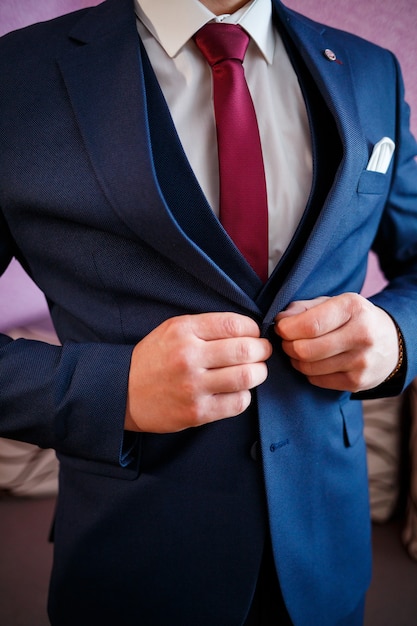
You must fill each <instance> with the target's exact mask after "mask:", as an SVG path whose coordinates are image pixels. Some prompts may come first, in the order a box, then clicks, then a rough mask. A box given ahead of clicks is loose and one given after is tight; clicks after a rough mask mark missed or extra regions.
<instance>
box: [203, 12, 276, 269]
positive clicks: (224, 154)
mask: <svg viewBox="0 0 417 626" xmlns="http://www.w3.org/2000/svg"><path fill="white" fill-rule="evenodd" d="M194 40H195V42H196V44H197V46H198V48H199V49H200V51H201V52H202V54H203V55H204V57H205V58H206V60H207V61H208V63H209V64H210V66H211V68H212V72H213V98H214V111H215V117H216V127H217V141H218V155H219V174H220V221H221V223H222V225H223V226H224V228H225V230H226V231H227V233H228V234H229V235H230V237H231V238H232V239H233V241H234V242H235V244H236V246H237V247H238V248H239V250H240V251H241V252H242V254H243V255H244V257H245V258H246V260H247V261H248V262H249V264H250V265H251V266H252V268H253V269H254V270H255V272H256V273H257V274H258V276H259V277H260V278H261V279H262V280H263V281H266V280H267V278H268V204H267V193H266V182H265V171H264V165H263V158H262V149H261V142H260V137H259V129H258V124H257V120H256V114H255V109H254V106H253V102H252V98H251V95H250V93H249V89H248V86H247V83H246V79H245V75H244V69H243V65H242V62H243V59H244V56H245V53H246V49H247V47H248V44H249V36H248V35H247V33H245V31H244V30H242V29H241V28H240V26H235V25H234V24H220V23H209V24H206V25H205V26H203V28H201V29H200V30H199V31H198V32H197V33H196V35H195V36H194Z"/></svg>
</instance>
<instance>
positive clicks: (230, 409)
mask: <svg viewBox="0 0 417 626" xmlns="http://www.w3.org/2000/svg"><path fill="white" fill-rule="evenodd" d="M251 401H252V394H251V392H250V391H248V390H244V391H238V392H235V393H219V394H217V395H212V396H210V397H209V398H208V399H207V403H206V412H205V417H204V423H209V422H216V421H219V420H222V419H227V418H230V417H236V415H240V414H241V413H243V412H244V411H245V410H246V409H247V408H248V407H249V405H250V403H251Z"/></svg>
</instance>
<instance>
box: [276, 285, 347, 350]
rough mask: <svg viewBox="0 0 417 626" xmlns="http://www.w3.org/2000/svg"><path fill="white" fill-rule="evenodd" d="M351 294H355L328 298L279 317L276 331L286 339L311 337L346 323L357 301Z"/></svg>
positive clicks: (318, 335)
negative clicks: (289, 314) (299, 310)
mask: <svg viewBox="0 0 417 626" xmlns="http://www.w3.org/2000/svg"><path fill="white" fill-rule="evenodd" d="M352 296H356V294H343V295H341V296H335V297H333V298H328V299H326V300H325V301H321V302H319V303H318V304H315V305H314V306H312V307H311V308H309V309H308V310H306V311H304V312H301V313H298V314H295V315H292V316H289V317H285V318H281V319H279V320H278V321H277V323H276V332H277V333H278V334H279V335H280V336H281V337H282V338H283V339H288V340H294V339H311V338H313V337H321V336H323V335H325V334H327V333H330V332H332V331H334V330H336V329H338V328H340V327H342V326H343V325H344V324H346V323H347V322H348V321H349V320H350V319H351V318H352V316H353V315H354V314H355V312H356V309H357V306H358V302H357V301H356V300H355V298H352ZM357 297H359V296H357ZM313 302H314V301H313Z"/></svg>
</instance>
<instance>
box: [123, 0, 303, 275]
mask: <svg viewBox="0 0 417 626" xmlns="http://www.w3.org/2000/svg"><path fill="white" fill-rule="evenodd" d="M135 11H136V15H137V18H138V20H137V26H138V31H139V34H140V36H141V38H142V41H143V43H144V46H145V49H146V51H147V53H148V55H149V58H150V61H151V63H152V66H153V68H154V71H155V73H156V76H157V78H158V81H159V83H160V86H161V89H162V92H163V94H164V96H165V99H166V101H167V103H168V107H169V109H170V112H171V115H172V118H173V121H174V124H175V127H176V129H177V132H178V135H179V138H180V140H181V142H182V145H183V148H184V150H185V153H186V155H187V157H188V160H189V162H190V164H191V167H192V168H193V171H194V173H195V175H196V178H197V180H198V182H199V184H200V186H201V188H202V190H203V191H204V193H205V195H206V198H207V199H208V201H209V203H210V206H211V207H212V209H213V211H215V213H216V214H217V215H218V212H219V170H218V158H217V138H216V127H215V119H214V109H213V98H212V79H211V68H210V67H209V65H208V63H207V62H206V61H205V59H204V58H203V56H202V55H201V53H200V52H199V51H198V49H197V47H196V45H195V43H194V41H193V40H192V37H193V35H194V34H195V33H196V32H197V30H199V28H201V27H202V26H204V24H206V23H207V22H209V21H211V20H213V19H214V20H216V21H225V22H229V23H234V24H237V23H238V24H239V25H240V26H241V27H242V28H243V29H244V30H246V32H247V33H248V34H249V35H250V37H251V41H250V43H249V46H248V50H247V53H246V56H245V60H244V68H245V75H246V79H247V82H248V86H249V90H250V92H251V94H252V99H253V101H254V106H255V110H256V114H257V119H258V125H259V132H260V136H261V143H262V150H263V156H264V163H265V175H266V183H267V193H268V218H269V272H270V273H271V272H272V270H273V269H274V267H275V265H276V264H277V262H278V261H279V259H280V258H281V256H282V254H283V252H284V251H285V249H286V248H287V246H288V244H289V242H290V241H291V238H292V236H293V234H294V232H295V230H296V228H297V225H298V223H299V221H300V218H301V216H302V214H303V211H304V209H305V206H306V203H307V200H308V196H309V193H310V189H311V182H312V155H311V138H310V129H309V123H308V118H307V113H306V108H305V104H304V100H303V97H302V94H301V90H300V86H299V84H298V80H297V76H296V74H295V72H294V69H293V67H292V65H291V63H290V61H289V58H288V55H287V53H286V51H285V48H284V45H283V43H282V40H281V37H280V36H279V34H278V32H277V30H276V29H275V28H274V26H273V23H272V5H271V0H254V1H253V2H249V3H248V4H247V5H245V6H244V7H242V8H241V9H240V10H239V11H237V12H236V13H234V14H232V15H226V16H220V17H216V16H215V15H214V14H213V13H211V11H209V10H208V9H207V8H206V7H205V6H204V5H203V4H201V2H199V0H135Z"/></svg>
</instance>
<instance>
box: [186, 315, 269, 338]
mask: <svg viewBox="0 0 417 626" xmlns="http://www.w3.org/2000/svg"><path fill="white" fill-rule="evenodd" d="M186 320H187V323H188V324H189V328H190V329H191V330H192V332H193V333H194V334H195V336H196V337H198V338H199V339H203V340H204V341H213V340H216V339H227V338H229V337H259V336H260V329H259V326H258V324H257V323H256V322H255V321H254V320H253V319H252V318H250V317H247V316H246V315H240V314H238V313H217V312H215V313H201V314H199V315H190V316H186Z"/></svg>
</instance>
